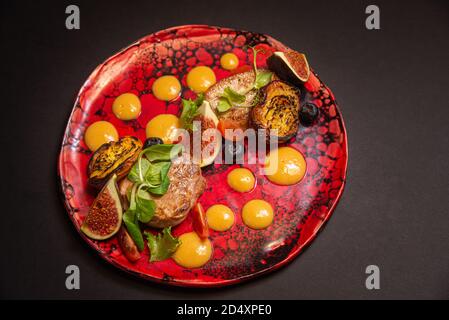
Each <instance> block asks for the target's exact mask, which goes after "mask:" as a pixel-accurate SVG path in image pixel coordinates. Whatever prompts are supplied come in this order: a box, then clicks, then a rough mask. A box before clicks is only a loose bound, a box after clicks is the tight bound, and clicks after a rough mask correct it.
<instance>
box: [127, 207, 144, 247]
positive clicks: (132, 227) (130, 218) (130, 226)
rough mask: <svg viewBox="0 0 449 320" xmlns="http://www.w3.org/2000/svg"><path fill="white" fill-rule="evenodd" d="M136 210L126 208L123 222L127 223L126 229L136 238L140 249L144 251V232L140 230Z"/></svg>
mask: <svg viewBox="0 0 449 320" xmlns="http://www.w3.org/2000/svg"><path fill="white" fill-rule="evenodd" d="M136 217H137V216H136V212H135V211H134V210H129V209H128V210H126V211H125V213H124V215H123V222H124V223H125V226H126V229H127V230H128V233H129V235H130V236H131V238H132V239H133V240H134V243H135V244H136V246H137V248H138V249H139V251H142V250H143V248H144V246H145V243H144V242H143V236H142V232H141V231H140V226H139V222H138V221H136V220H137V219H136Z"/></svg>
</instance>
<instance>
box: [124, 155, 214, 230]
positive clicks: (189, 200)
mask: <svg viewBox="0 0 449 320" xmlns="http://www.w3.org/2000/svg"><path fill="white" fill-rule="evenodd" d="M168 178H169V179H170V186H169V187H168V190H167V193H165V194H164V195H162V196H155V195H153V196H152V199H153V200H154V201H155V202H156V210H155V213H154V216H153V218H152V219H151V221H150V222H149V223H148V225H149V226H151V227H155V228H165V227H170V226H176V225H178V224H180V223H181V222H182V221H183V220H184V219H185V218H186V216H187V214H188V213H189V211H190V210H191V209H192V208H193V206H194V205H195V203H196V201H197V200H198V198H199V197H200V195H201V194H202V193H203V192H204V189H205V188H206V179H204V177H203V176H202V175H201V168H200V166H199V164H197V163H194V162H192V160H191V156H190V155H189V154H187V153H184V154H183V155H182V156H181V157H179V158H177V159H175V160H174V161H173V163H172V164H171V167H170V170H169V171H168ZM132 187H133V183H132V182H131V181H130V180H128V178H125V179H123V180H122V181H120V184H119V192H120V195H121V198H122V202H123V207H124V208H125V209H126V208H128V206H129V203H128V197H127V194H128V193H129V191H130V189H131V188H132Z"/></svg>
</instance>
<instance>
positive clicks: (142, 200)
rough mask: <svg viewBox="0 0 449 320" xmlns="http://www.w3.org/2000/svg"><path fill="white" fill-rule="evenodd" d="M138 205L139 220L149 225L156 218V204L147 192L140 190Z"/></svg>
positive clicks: (137, 199)
mask: <svg viewBox="0 0 449 320" xmlns="http://www.w3.org/2000/svg"><path fill="white" fill-rule="evenodd" d="M136 204H137V211H136V214H137V219H138V220H139V221H140V222H142V223H148V222H150V220H151V219H152V218H153V216H154V211H155V210H156V203H155V202H154V200H153V199H151V196H150V195H149V194H148V192H147V191H144V190H140V191H139V192H138V193H137V196H136Z"/></svg>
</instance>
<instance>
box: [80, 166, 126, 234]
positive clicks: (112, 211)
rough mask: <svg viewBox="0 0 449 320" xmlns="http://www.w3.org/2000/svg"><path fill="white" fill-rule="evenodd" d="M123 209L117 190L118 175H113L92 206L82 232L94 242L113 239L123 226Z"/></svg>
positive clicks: (82, 226)
mask: <svg viewBox="0 0 449 320" xmlns="http://www.w3.org/2000/svg"><path fill="white" fill-rule="evenodd" d="M122 214H123V208H122V204H121V202H120V195H119V193H118V188H117V175H115V174H114V175H113V176H112V177H111V178H110V179H109V180H108V182H107V183H106V184H105V186H104V187H103V188H102V189H101V191H100V193H99V194H98V195H97V198H95V200H94V202H93V203H92V205H91V206H90V209H89V213H88V214H87V217H86V218H85V219H84V221H83V224H82V225H81V231H82V232H83V233H84V234H85V235H87V236H88V237H89V238H91V239H94V240H106V239H109V238H110V237H112V236H113V235H114V234H116V233H117V231H118V230H119V229H120V226H121V225H122Z"/></svg>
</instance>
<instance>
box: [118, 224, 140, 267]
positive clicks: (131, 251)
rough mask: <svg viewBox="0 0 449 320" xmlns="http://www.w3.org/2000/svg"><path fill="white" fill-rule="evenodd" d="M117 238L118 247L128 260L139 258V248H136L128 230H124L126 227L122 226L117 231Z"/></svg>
mask: <svg viewBox="0 0 449 320" xmlns="http://www.w3.org/2000/svg"><path fill="white" fill-rule="evenodd" d="M117 240H118V244H119V245H120V248H121V249H122V251H123V254H124V255H125V257H126V258H127V259H128V260H129V261H131V262H135V261H137V260H139V259H140V252H139V249H137V246H136V244H135V243H134V240H133V239H132V238H131V236H130V235H129V233H128V231H126V228H124V227H123V226H122V227H121V228H120V230H119V232H118V235H117Z"/></svg>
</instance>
